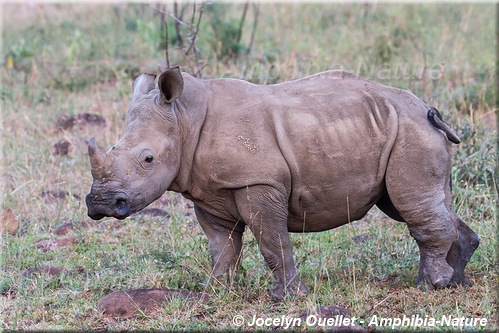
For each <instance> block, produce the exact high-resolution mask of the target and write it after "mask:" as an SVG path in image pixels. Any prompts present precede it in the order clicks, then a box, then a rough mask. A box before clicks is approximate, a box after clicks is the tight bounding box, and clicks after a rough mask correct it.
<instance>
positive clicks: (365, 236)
mask: <svg viewBox="0 0 499 333" xmlns="http://www.w3.org/2000/svg"><path fill="white" fill-rule="evenodd" d="M371 238H372V237H371V235H369V234H362V235H357V236H353V237H352V240H353V241H354V242H355V243H357V244H359V243H365V242H367V241H368V240H370V239H371Z"/></svg>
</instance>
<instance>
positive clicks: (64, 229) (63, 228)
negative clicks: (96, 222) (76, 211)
mask: <svg viewBox="0 0 499 333" xmlns="http://www.w3.org/2000/svg"><path fill="white" fill-rule="evenodd" d="M78 224H79V225H80V226H81V227H82V228H84V229H86V228H88V227H90V225H91V223H90V222H87V221H82V222H81V223H78ZM78 224H76V226H77V225H78ZM74 228H75V224H74V223H72V222H67V223H64V224H61V225H59V226H57V227H56V228H55V229H54V230H53V231H52V233H53V234H55V235H59V236H64V235H66V234H68V233H69V232H70V231H71V230H73V229H74Z"/></svg>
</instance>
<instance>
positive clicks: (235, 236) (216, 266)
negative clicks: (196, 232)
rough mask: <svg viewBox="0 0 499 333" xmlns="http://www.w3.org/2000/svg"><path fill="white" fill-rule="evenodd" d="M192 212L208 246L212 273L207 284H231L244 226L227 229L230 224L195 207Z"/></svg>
mask: <svg viewBox="0 0 499 333" xmlns="http://www.w3.org/2000/svg"><path fill="white" fill-rule="evenodd" d="M194 210H195V212H196V217H197V219H198V221H199V224H200V225H201V228H203V231H204V232H205V234H206V236H207V237H208V242H209V245H210V253H211V260H212V273H211V275H210V278H209V279H208V281H207V283H209V282H210V281H211V280H212V279H214V280H216V281H218V282H228V283H231V282H232V279H233V273H234V272H235V271H236V270H237V267H238V265H239V262H240V259H241V249H242V236H243V232H244V227H245V226H244V224H243V223H241V222H239V223H235V224H234V225H233V226H232V227H230V228H229V227H227V226H228V224H230V223H228V222H227V221H222V220H220V219H218V218H217V217H215V216H213V215H211V214H209V213H208V212H206V211H205V210H203V209H202V208H200V207H198V206H197V205H195V206H194Z"/></svg>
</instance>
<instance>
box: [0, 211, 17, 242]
mask: <svg viewBox="0 0 499 333" xmlns="http://www.w3.org/2000/svg"><path fill="white" fill-rule="evenodd" d="M17 229H19V220H18V219H16V217H15V216H14V213H12V209H10V208H7V209H6V210H5V211H4V212H2V214H1V215H0V233H4V232H7V233H9V234H11V235H13V234H14V233H15V232H16V231H17Z"/></svg>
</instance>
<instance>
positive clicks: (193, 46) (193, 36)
mask: <svg viewBox="0 0 499 333" xmlns="http://www.w3.org/2000/svg"><path fill="white" fill-rule="evenodd" d="M203 11H204V4H203V3H202V4H201V6H200V7H199V17H198V21H197V24H196V30H194V31H193V30H192V28H193V26H194V20H195V17H196V4H194V5H193V9H192V17H191V28H190V30H191V35H190V38H189V39H190V42H191V43H190V44H189V46H188V47H187V49H186V50H185V55H186V56H188V54H189V52H190V51H191V49H192V50H194V60H195V62H196V67H197V72H196V73H194V71H192V72H193V74H194V76H196V77H202V73H201V71H202V69H203V68H202V66H201V64H200V63H199V56H198V51H197V49H196V37H197V35H198V32H199V25H200V23H201V18H202V17H203ZM191 70H192V66H191Z"/></svg>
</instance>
